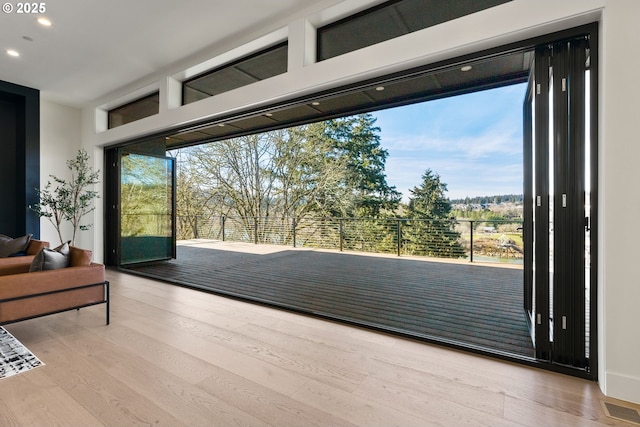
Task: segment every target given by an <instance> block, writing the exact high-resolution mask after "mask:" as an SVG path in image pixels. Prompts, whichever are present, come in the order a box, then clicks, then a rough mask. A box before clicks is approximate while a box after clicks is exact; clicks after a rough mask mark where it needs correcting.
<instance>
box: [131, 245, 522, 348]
mask: <svg viewBox="0 0 640 427" xmlns="http://www.w3.org/2000/svg"><path fill="white" fill-rule="evenodd" d="M130 269H131V270H133V271H135V272H136V273H142V274H145V275H150V276H152V277H155V278H160V279H162V280H168V281H174V282H176V283H179V284H183V285H188V286H193V287H198V288H202V289H206V290H210V291H213V292H216V293H219V294H225V295H231V296H234V297H241V298H246V299H248V300H254V301H259V302H262V303H268V304H271V305H274V306H278V307H283V308H287V309H293V310H297V311H303V312H307V313H311V314H315V315H320V316H323V317H327V318H331V319H337V320H342V321H347V322H352V323H356V324H360V325H363V326H369V327H375V328H379V329H383V330H387V331H390V332H396V333H402V334H408V335H411V336H415V337H418V338H427V339H440V340H444V341H447V342H451V343H454V344H462V345H470V346H474V347H480V348H482V349H489V350H498V351H500V352H506V353H509V354H514V355H521V356H530V357H533V348H532V345H531V339H530V337H529V334H528V330H527V327H526V322H525V316H524V312H523V309H522V292H523V290H522V281H523V276H522V274H523V273H522V270H521V269H517V268H503V267H497V266H486V265H476V264H469V263H451V262H449V263H447V262H437V261H428V260H424V259H409V258H405V257H400V258H398V257H391V256H373V255H365V254H354V253H344V252H343V253H337V252H328V251H318V250H308V249H292V248H287V247H281V246H269V245H251V244H243V243H222V242H211V241H209V242H200V241H189V242H185V244H182V245H179V246H178V255H177V259H175V260H171V261H165V262H159V263H154V264H148V265H140V266H135V267H130Z"/></svg>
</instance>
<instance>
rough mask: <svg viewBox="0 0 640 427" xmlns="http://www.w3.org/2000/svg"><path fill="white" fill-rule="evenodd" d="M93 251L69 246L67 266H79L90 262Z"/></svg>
mask: <svg viewBox="0 0 640 427" xmlns="http://www.w3.org/2000/svg"><path fill="white" fill-rule="evenodd" d="M92 259H93V251H90V250H88V249H80V248H76V247H75V246H69V267H80V266H83V265H89V264H91V260H92Z"/></svg>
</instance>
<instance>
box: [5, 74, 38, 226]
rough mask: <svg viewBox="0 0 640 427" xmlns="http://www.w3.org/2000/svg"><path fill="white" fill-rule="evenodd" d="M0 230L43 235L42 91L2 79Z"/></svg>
mask: <svg viewBox="0 0 640 427" xmlns="http://www.w3.org/2000/svg"><path fill="white" fill-rule="evenodd" d="M0 149H1V150H2V151H1V153H2V155H1V156H0V202H1V204H2V209H0V233H1V234H6V235H9V236H13V237H16V236H20V235H24V234H27V233H31V234H33V235H34V237H40V220H39V218H38V217H37V215H35V214H34V213H33V212H32V211H31V210H30V209H29V205H33V204H34V203H37V202H38V197H37V192H36V188H37V187H38V186H39V185H40V92H39V91H38V90H35V89H31V88H28V87H25V86H20V85H15V84H12V83H7V82H3V81H0Z"/></svg>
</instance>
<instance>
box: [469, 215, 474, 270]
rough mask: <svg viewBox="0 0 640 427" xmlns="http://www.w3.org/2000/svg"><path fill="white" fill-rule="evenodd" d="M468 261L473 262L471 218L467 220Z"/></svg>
mask: <svg viewBox="0 0 640 427" xmlns="http://www.w3.org/2000/svg"><path fill="white" fill-rule="evenodd" d="M469 245H470V246H469V262H473V220H471V221H469Z"/></svg>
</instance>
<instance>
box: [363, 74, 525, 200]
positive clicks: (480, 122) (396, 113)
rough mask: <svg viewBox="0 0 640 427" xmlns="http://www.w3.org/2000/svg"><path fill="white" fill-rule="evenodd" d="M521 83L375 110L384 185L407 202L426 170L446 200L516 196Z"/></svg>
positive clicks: (519, 184)
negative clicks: (384, 156)
mask: <svg viewBox="0 0 640 427" xmlns="http://www.w3.org/2000/svg"><path fill="white" fill-rule="evenodd" d="M525 90H526V84H518V85H513V86H507V87H503V88H498V89H492V90H487V91H482V92H476V93H471V94H467V95H462V96H455V97H450V98H444V99H439V100H435V101H429V102H424V103H420V104H414V105H409V106H405V107H398V108H393V109H388V110H382V111H377V112H375V113H373V116H374V117H376V118H377V121H376V125H377V126H378V127H380V129H381V145H382V147H383V148H385V149H386V150H388V151H389V157H387V163H386V173H387V182H388V183H389V184H390V185H395V186H396V189H397V190H398V191H400V192H402V196H403V201H405V202H406V201H408V197H409V195H410V193H409V189H410V188H413V187H415V186H417V185H419V184H420V182H421V176H422V174H423V173H424V172H425V171H426V170H427V169H431V170H432V171H433V172H434V173H437V174H439V175H440V179H441V181H442V182H444V183H446V184H447V189H448V192H447V194H446V195H447V196H448V197H449V198H450V199H457V198H464V197H465V196H470V197H473V196H491V195H497V194H521V193H522V102H523V99H524V94H525Z"/></svg>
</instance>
